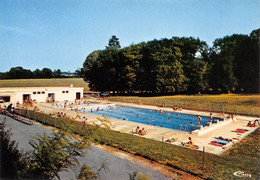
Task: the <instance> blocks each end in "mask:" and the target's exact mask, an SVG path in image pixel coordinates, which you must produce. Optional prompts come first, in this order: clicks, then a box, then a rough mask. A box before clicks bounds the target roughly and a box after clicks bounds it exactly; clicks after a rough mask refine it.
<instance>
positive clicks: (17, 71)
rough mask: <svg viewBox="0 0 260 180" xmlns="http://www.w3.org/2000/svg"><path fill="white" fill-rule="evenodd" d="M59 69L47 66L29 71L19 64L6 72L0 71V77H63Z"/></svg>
mask: <svg viewBox="0 0 260 180" xmlns="http://www.w3.org/2000/svg"><path fill="white" fill-rule="evenodd" d="M63 77H64V76H63V75H62V74H61V70H60V69H57V70H54V71H52V70H51V69H49V68H43V69H42V70H40V69H36V70H35V71H31V70H29V69H24V68H22V67H20V66H18V67H13V68H11V69H10V70H9V71H8V72H6V73H0V79H34V78H35V79H40V78H63Z"/></svg>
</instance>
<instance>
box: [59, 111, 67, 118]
mask: <svg viewBox="0 0 260 180" xmlns="http://www.w3.org/2000/svg"><path fill="white" fill-rule="evenodd" d="M57 117H61V118H66V117H67V115H66V113H63V112H58V113H57Z"/></svg>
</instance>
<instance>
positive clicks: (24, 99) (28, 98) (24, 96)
mask: <svg viewBox="0 0 260 180" xmlns="http://www.w3.org/2000/svg"><path fill="white" fill-rule="evenodd" d="M30 100H31V94H23V103H25V104H27V103H28V102H29V101H30Z"/></svg>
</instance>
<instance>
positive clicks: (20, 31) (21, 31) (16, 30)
mask: <svg viewBox="0 0 260 180" xmlns="http://www.w3.org/2000/svg"><path fill="white" fill-rule="evenodd" d="M0 29H1V30H4V31H9V32H14V33H18V34H22V35H27V36H31V37H38V36H37V35H35V34H33V33H31V32H29V31H26V30H24V29H22V28H19V27H12V26H4V25H0Z"/></svg>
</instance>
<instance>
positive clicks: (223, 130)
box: [37, 102, 257, 155]
mask: <svg viewBox="0 0 260 180" xmlns="http://www.w3.org/2000/svg"><path fill="white" fill-rule="evenodd" d="M58 103H60V104H62V103H63V102H58ZM105 103H107V102H105ZM113 104H118V105H123V106H134V107H138V108H147V109H154V110H160V109H161V110H163V111H171V112H173V109H172V108H161V107H157V106H147V105H137V104H132V103H121V102H113ZM98 106H100V104H93V105H89V106H88V107H93V109H95V108H97V107H98ZM37 107H39V108H40V110H41V111H42V112H44V113H48V114H49V113H57V112H63V113H66V114H67V115H69V116H70V117H76V116H77V115H79V116H80V117H83V116H85V117H86V118H87V119H88V120H87V121H88V123H89V124H92V123H97V124H98V123H99V121H98V120H97V117H98V116H97V115H93V114H86V113H77V112H75V111H74V110H69V109H66V110H65V109H64V108H62V107H56V108H54V107H50V106H46V103H41V104H37ZM178 113H186V114H194V115H203V116H209V114H210V113H209V112H201V111H193V110H186V109H183V110H182V111H178ZM212 114H213V117H219V116H220V114H219V113H212ZM108 119H109V120H110V122H111V126H110V127H111V129H112V130H115V131H120V132H123V133H129V134H131V133H132V131H135V129H136V127H137V126H139V127H140V128H145V130H147V132H148V133H147V135H145V136H142V137H144V138H149V139H153V140H157V141H162V137H163V138H164V141H165V140H166V139H171V138H175V139H176V141H175V142H173V143H171V144H174V145H178V146H182V145H181V142H187V141H188V138H189V137H191V138H192V140H193V143H194V144H195V145H198V146H199V149H198V150H201V151H202V150H203V146H204V147H205V152H208V153H212V154H217V155H220V154H221V153H222V152H224V151H225V150H226V149H228V148H229V147H231V146H232V145H233V144H235V143H237V142H238V141H240V140H241V139H243V138H244V137H246V136H247V135H249V134H250V133H252V132H253V131H255V130H256V129H257V127H247V126H246V125H247V123H248V121H254V120H255V119H257V118H256V117H247V116H236V120H235V121H234V122H233V121H232V120H225V124H224V125H222V126H218V127H212V128H211V127H209V130H207V132H205V133H202V134H201V135H196V134H190V133H188V132H184V131H179V130H173V129H168V128H163V127H158V126H153V125H147V124H141V123H136V122H132V121H126V120H120V119H112V118H108ZM77 120H78V121H81V119H79V118H78V119H77ZM221 123H222V122H221ZM210 128H211V129H210ZM236 129H247V130H248V131H247V132H245V133H237V132H232V131H234V130H236ZM137 136H139V135H137ZM219 136H222V137H223V138H228V139H233V138H238V139H239V140H234V139H233V141H232V142H229V143H228V144H226V145H224V146H223V147H218V146H214V145H211V144H209V143H210V142H211V141H214V140H215V137H219Z"/></svg>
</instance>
